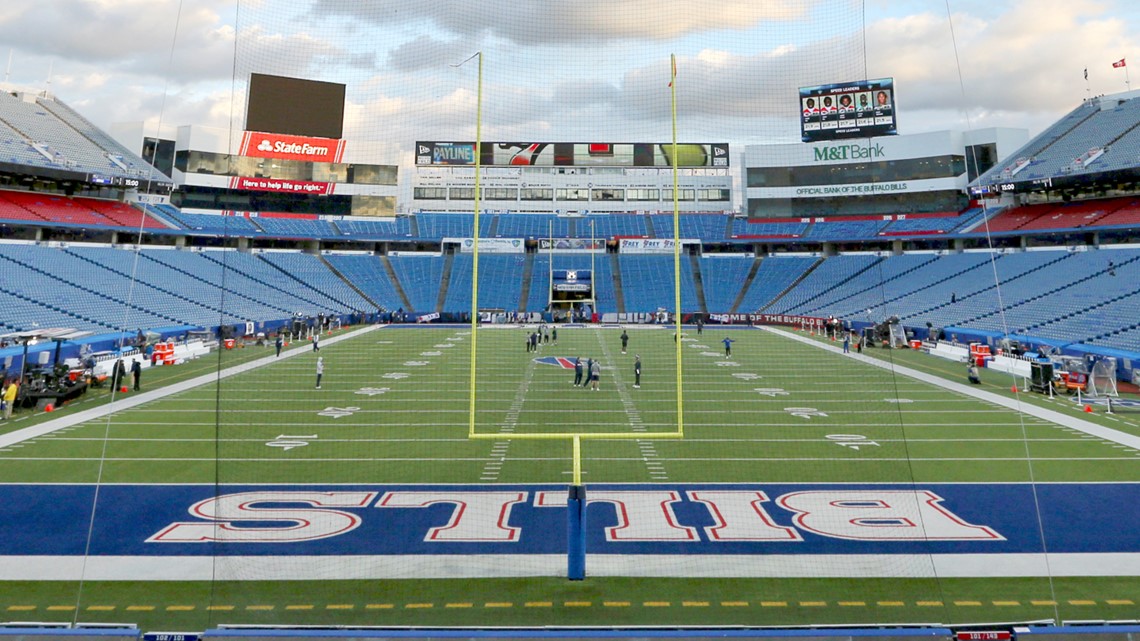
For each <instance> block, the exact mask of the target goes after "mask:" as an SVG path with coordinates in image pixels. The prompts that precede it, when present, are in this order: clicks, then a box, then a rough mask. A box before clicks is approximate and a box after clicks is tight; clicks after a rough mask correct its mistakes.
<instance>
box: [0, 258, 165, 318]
mask: <svg viewBox="0 0 1140 641" xmlns="http://www.w3.org/2000/svg"><path fill="white" fill-rule="evenodd" d="M0 259H3V260H7V261H10V262H12V263H15V264H16V265H19V266H20V267H23V268H24V269H28V270H31V271H34V272H36V273H38V274H42V275H44V276H47V277H48V278H51V279H52V280H54V281H56V282H58V283H59V286H60V287H71V288H74V289H78V290H80V291H84V292H87V293H88V294H91V295H94V296H96V297H98V298H100V299H103V300H107V301H110V302H112V303H114V304H115V305H116V306H118V308H119V309H130V310H133V311H135V312H137V313H139V314H144V315H146V314H149V315H150V316H153V317H155V318H161V319H163V320H164V321H167V322H169V323H170V324H172V325H182V324H184V323H183V321H182V319H179V318H175V317H173V316H170V315H168V314H163V313H160V312H155V311H152V310H149V309H147V308H145V307H141V306H139V305H136V304H134V303H129V302H127V301H126V300H123V299H122V298H120V297H118V296H112V295H110V294H108V293H106V292H101V291H99V290H97V289H93V288H91V287H87V286H84V285H80V284H79V283H76V282H70V281H67V280H64V279H62V278H60V277H59V276H57V275H55V274H53V273H51V272H50V271H47V270H43V269H40V268H39V267H36V266H34V265H32V264H30V263H26V262H24V261H21V260H19V259H16V258H12V257H11V256H2V255H0ZM60 311H62V310H60ZM140 322H141V321H140ZM99 324H100V325H104V326H109V327H111V329H115V330H118V329H124V330H125V329H127V328H118V327H114V326H110V325H108V324H107V323H105V322H100V323H99ZM151 326H153V325H151Z"/></svg>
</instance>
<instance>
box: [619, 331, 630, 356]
mask: <svg viewBox="0 0 1140 641" xmlns="http://www.w3.org/2000/svg"><path fill="white" fill-rule="evenodd" d="M628 345H629V334H627V333H626V332H625V330H624V329H623V330H621V353H622V354H624V353H625V348H626V347H627V346H628Z"/></svg>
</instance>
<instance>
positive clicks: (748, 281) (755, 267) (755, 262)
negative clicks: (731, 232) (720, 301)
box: [728, 218, 764, 314]
mask: <svg viewBox="0 0 1140 641" xmlns="http://www.w3.org/2000/svg"><path fill="white" fill-rule="evenodd" d="M729 224H730V225H731V224H732V219H731V218H730V219H729ZM763 261H764V259H763V258H761V257H759V256H756V257H755V258H753V259H752V267H751V268H750V269H749V270H748V275H747V276H745V277H744V283H743V284H742V285H741V286H740V291H739V292H737V294H736V300H734V301H732V308H731V309H729V310H728V313H730V314H736V313H738V312H737V310H738V309H740V304H741V303H743V302H744V296H745V295H747V294H748V290H749V289H750V288H751V287H752V281H753V280H755V279H756V272H758V271H760V263H761V262H763Z"/></svg>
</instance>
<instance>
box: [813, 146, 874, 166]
mask: <svg viewBox="0 0 1140 641" xmlns="http://www.w3.org/2000/svg"><path fill="white" fill-rule="evenodd" d="M812 151H814V152H815V161H816V162H829V161H842V160H872V159H874V158H882V157H883V156H885V155H886V154H885V153H884V152H883V146H882V145H879V144H874V145H865V146H864V145H860V144H858V143H852V144H850V145H826V146H820V147H815V148H814V149H813V150H812Z"/></svg>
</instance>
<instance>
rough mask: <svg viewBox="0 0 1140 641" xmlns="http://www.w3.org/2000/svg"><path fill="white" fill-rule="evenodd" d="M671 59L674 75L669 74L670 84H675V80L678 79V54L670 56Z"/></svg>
mask: <svg viewBox="0 0 1140 641" xmlns="http://www.w3.org/2000/svg"><path fill="white" fill-rule="evenodd" d="M669 60H670V61H671V62H672V63H673V75H671V76H669V86H670V87H672V86H673V81H674V80H676V79H677V56H676V55H671V56H669Z"/></svg>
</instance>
